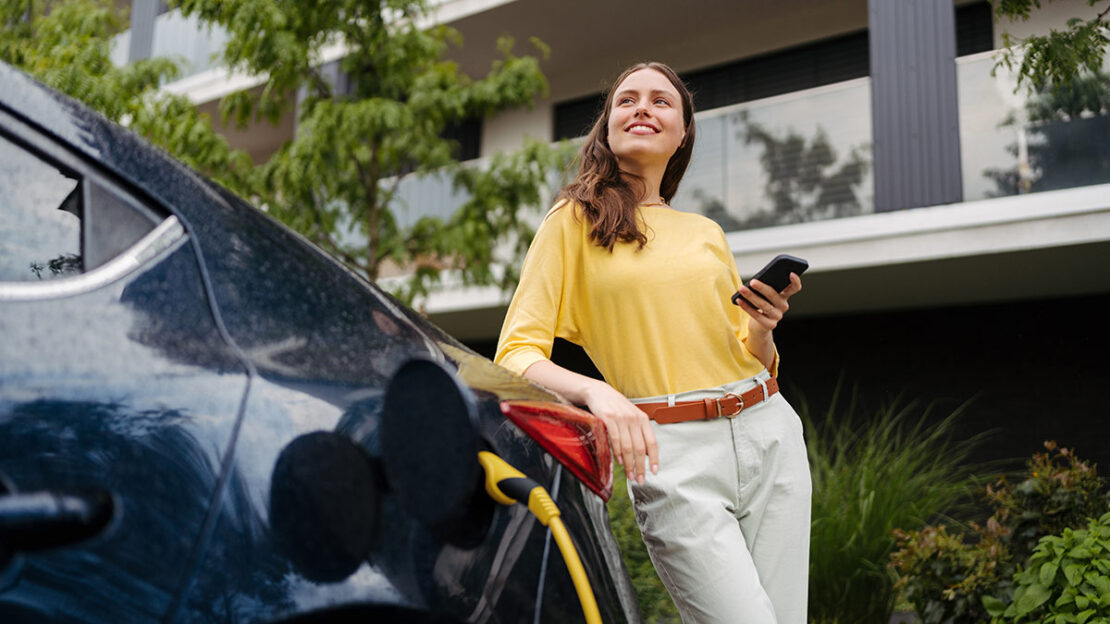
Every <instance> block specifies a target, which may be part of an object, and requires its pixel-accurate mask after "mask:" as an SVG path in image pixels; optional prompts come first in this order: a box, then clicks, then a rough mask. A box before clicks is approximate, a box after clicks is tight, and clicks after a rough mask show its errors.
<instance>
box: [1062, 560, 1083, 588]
mask: <svg viewBox="0 0 1110 624" xmlns="http://www.w3.org/2000/svg"><path fill="white" fill-rule="evenodd" d="M1064 577H1065V578H1067V579H1068V584H1069V585H1071V586H1072V587H1077V586H1078V585H1079V583H1081V582H1082V581H1083V567H1082V566H1080V565H1079V564H1077V563H1068V564H1064Z"/></svg>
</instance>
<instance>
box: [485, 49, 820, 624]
mask: <svg viewBox="0 0 1110 624" xmlns="http://www.w3.org/2000/svg"><path fill="white" fill-rule="evenodd" d="M693 114H694V111H693V102H692V98H691V96H690V92H689V90H688V89H687V88H686V86H685V85H684V84H683V82H682V80H681V79H679V77H678V76H677V75H676V74H675V73H674V71H673V70H671V68H669V67H667V66H666V65H663V64H661V63H643V64H640V65H635V66H633V67H630V68H629V69H627V70H626V71H625V72H624V73H623V74H622V75H621V76H620V77H619V78H617V80H616V81H615V82H614V83H613V88H612V90H611V91H610V92H609V95H608V97H607V98H606V100H605V107H604V110H603V113H602V115H601V116H600V117H599V118H598V119H597V121H596V122H595V123H594V126H593V129H592V130H591V132H590V134H589V136H588V137H587V138H586V142H585V144H584V145H583V147H582V150H581V152H580V153H579V161H580V164H579V170H578V175H577V176H576V178H575V180H574V181H573V182H572V183H571V184H570V185H568V186H567V187H566V188H565V189H563V191H562V193H561V194H560V201H559V202H558V203H557V204H556V205H555V207H554V208H552V210H551V212H550V213H549V214H548V216H547V217H546V219H545V220H544V222H543V223H542V224H541V225H540V228H539V230H538V231H537V232H536V237H535V239H534V240H533V241H532V246H531V248H530V249H529V251H528V255H527V257H526V258H525V261H524V267H523V269H522V271H521V279H520V285H519V286H518V288H517V291H516V294H515V295H514V297H513V301H512V303H511V304H510V306H509V310H508V314H507V316H506V318H505V324H504V326H503V327H502V330H501V338H500V340H499V342H498V348H497V355H496V361H497V362H498V363H499V364H502V365H503V366H505V367H507V368H509V369H511V370H513V371H516V372H519V373H521V374H523V375H524V376H525V377H527V378H529V379H531V380H532V381H535V382H537V383H539V384H542V385H544V386H547V387H549V388H551V389H553V390H555V391H557V392H559V393H561V394H563V395H565V396H566V397H567V398H568V399H570V400H571V401H573V402H575V403H578V404H583V405H586V406H587V407H589V409H590V411H591V412H593V414H594V415H595V416H597V417H599V418H600V419H601V420H602V422H604V423H605V426H606V429H607V430H608V434H609V441H610V444H611V446H612V450H613V453H614V456H615V457H616V458H617V461H618V462H619V463H621V464H623V465H624V468H625V473H626V474H627V475H628V483H629V493H630V495H631V496H632V499H633V504H634V508H635V513H636V520H637V524H638V525H639V527H640V530H641V532H642V534H643V537H644V542H645V544H646V545H647V547H648V551H649V554H650V555H651V559H652V563H653V564H654V565H655V566H656V569H657V570H658V572H659V576H660V578H661V579H662V581H663V583H664V584H665V585H666V587H667V590H668V591H669V592H670V594H671V597H672V598H673V599H674V601H675V604H676V606H677V607H678V610H679V612H680V613H681V614H682V617H683V620H685V621H697V622H722V623H723V622H746V623H757V624H766V623H773V622H790V623H798V624H800V623H801V622H804V621H805V616H806V599H805V596H806V588H807V570H808V553H809V550H808V543H809V539H808V538H809V495H810V480H809V468H808V464H807V459H806V452H805V445H804V442H803V441H802V431H801V424H800V421H799V419H798V416H797V414H796V413H795V412H794V410H793V409H792V408H791V407H790V405H789V404H787V403H786V401H785V399H783V397H782V395H781V394H779V393H778V382H777V379H775V377H773V375H775V374H776V373H777V368H778V353H777V351H776V350H775V345H774V341H773V339H772V335H771V331H772V330H773V329H774V328H775V327H776V326H777V324H778V322H779V321H781V320H782V318H783V314H784V313H785V312H786V311H787V309H788V307H789V305H788V303H787V300H788V299H789V298H790V297H791V296H792V295H794V294H795V293H797V292H798V291H799V290H801V280H800V279H799V278H798V276H797V275H794V274H791V281H790V284H789V285H788V286H787V287H786V288H785V290H783V291H782V292H776V291H775V290H774V289H773V288H771V287H769V286H767V285H765V284H762V283H760V282H759V281H758V280H753V281H752V283H751V289H749V288H748V287H744V286H743V285H742V284H741V282H740V276H739V273H738V271H737V267H736V263H735V260H734V258H733V255H732V251H731V249H730V248H729V245H728V242H727V241H726V240H725V236H724V233H723V232H722V231H721V228H720V227H719V226H718V225H717V224H716V223H714V222H713V221H710V220H709V219H707V218H705V217H703V216H701V215H698V214H693V213H689V212H681V211H679V210H674V209H672V208H671V207H670V206H669V205H668V202H670V201H671V199H672V198H673V197H674V195H675V193H676V191H677V190H678V185H679V182H680V181H681V180H682V176H683V174H684V173H685V171H686V168H687V165H688V164H689V162H690V154H691V151H692V149H693V144H694V137H695V127H694V120H693ZM752 289H754V290H755V291H758V292H759V293H760V294H762V295H763V296H764V297H765V298H766V302H764V303H761V306H760V308H759V309H757V308H755V307H753V306H751V305H750V304H748V303H747V302H746V301H742V303H741V304H738V305H739V307H737V306H734V305H732V304H731V303H729V301H730V298H731V297H732V295H733V294H734V293H735V292H737V291H740V292H741V293H742V294H743V295H745V296H747V295H751V294H753V292H752ZM748 299H749V300H750V299H751V297H749V298H748ZM555 337H560V338H564V339H566V340H569V341H570V342H573V343H575V344H578V345H580V346H582V347H584V348H585V350H586V352H587V353H588V354H589V355H590V358H591V359H592V360H593V362H594V364H595V365H596V366H597V368H598V370H599V371H601V373H602V375H603V376H604V378H605V381H599V380H596V379H592V378H588V377H584V376H582V375H578V374H577V373H574V372H571V371H569V370H567V369H564V368H562V367H560V366H558V365H556V364H554V363H553V362H552V361H551V360H550V356H551V346H552V342H553V340H554V338H555ZM741 412H743V416H742V417H740V418H737V416H738V415H739V414H740V413H741ZM649 414H650V416H649ZM722 416H727V418H722ZM691 527H695V528H694V529H693V530H691Z"/></svg>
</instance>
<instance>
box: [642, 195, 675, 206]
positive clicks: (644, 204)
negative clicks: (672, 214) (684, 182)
mask: <svg viewBox="0 0 1110 624" xmlns="http://www.w3.org/2000/svg"><path fill="white" fill-rule="evenodd" d="M640 205H641V206H667V207H668V208H670V206H669V205H667V202H666V201H665V200H664V199H663V198H662V197H660V198H659V201H654V202H649V203H643V204H640Z"/></svg>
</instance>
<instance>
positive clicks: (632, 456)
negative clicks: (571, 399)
mask: <svg viewBox="0 0 1110 624" xmlns="http://www.w3.org/2000/svg"><path fill="white" fill-rule="evenodd" d="M586 406H587V407H589V408H590V412H592V413H593V415H594V416H597V417H598V418H600V419H601V422H603V423H605V429H606V430H607V431H608V433H609V445H610V446H611V447H612V449H613V456H614V457H615V458H616V460H617V463H619V464H621V465H623V466H624V471H625V474H626V475H627V476H628V478H629V479H632V480H635V481H636V483H640V484H642V483H643V482H644V477H645V476H646V475H647V470H646V469H645V467H644V458H645V457H646V458H647V459H648V461H649V462H650V463H651V472H652V473H653V474H656V473H658V472H659V447H658V445H657V444H656V443H655V431H654V430H653V429H652V428H651V422H650V420H649V419H648V416H647V414H645V413H644V411H643V410H641V409H640V408H638V407H636V405H635V404H634V403H632V402H631V401H629V400H628V399H627V398H625V396H624V395H623V394H621V393H620V392H617V391H616V390H615V389H614V388H613V387H612V386H610V385H609V384H607V383H605V382H603V381H598V382H597V383H596V384H592V385H591V386H590V387H589V388H588V389H587V391H586Z"/></svg>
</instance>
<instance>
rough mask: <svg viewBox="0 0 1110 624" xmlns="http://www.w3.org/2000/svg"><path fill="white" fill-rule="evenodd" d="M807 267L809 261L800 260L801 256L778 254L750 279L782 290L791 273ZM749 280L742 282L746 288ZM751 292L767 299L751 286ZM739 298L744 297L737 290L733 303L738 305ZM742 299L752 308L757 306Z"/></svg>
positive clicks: (803, 270)
mask: <svg viewBox="0 0 1110 624" xmlns="http://www.w3.org/2000/svg"><path fill="white" fill-rule="evenodd" d="M808 268H809V263H808V262H806V261H805V260H802V259H801V258H798V257H796V256H791V255H787V254H779V255H777V256H775V257H774V258H773V259H772V260H771V261H770V262H768V263H767V266H765V267H763V268H762V269H760V270H759V272H758V273H756V274H755V275H753V276H752V279H757V280H759V281H761V282H763V283H764V284H767V285H768V286H770V287H771V288H774V289H775V291H776V292H782V291H784V290H786V287H787V286H789V285H790V274H791V273H797V274H798V275H801V274H802V273H805V272H806V269H808ZM749 282H751V280H748V281H747V282H744V285H745V286H748V288H751V286H750V285H749ZM752 292H754V293H755V294H756V296H758V297H759V298H760V299H763V300H764V301H766V300H767V298H766V297H764V296H763V295H761V294H759V291H758V290H756V289H754V288H752ZM741 299H744V297H742V296H740V292H739V291H737V292H736V294H734V295H732V303H733V305H740V300H741ZM744 301H745V302H746V303H747V304H748V305H750V306H752V307H753V308H758V307H759V306H757V305H755V304H754V303H752V302H750V301H748V300H747V299H744Z"/></svg>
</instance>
